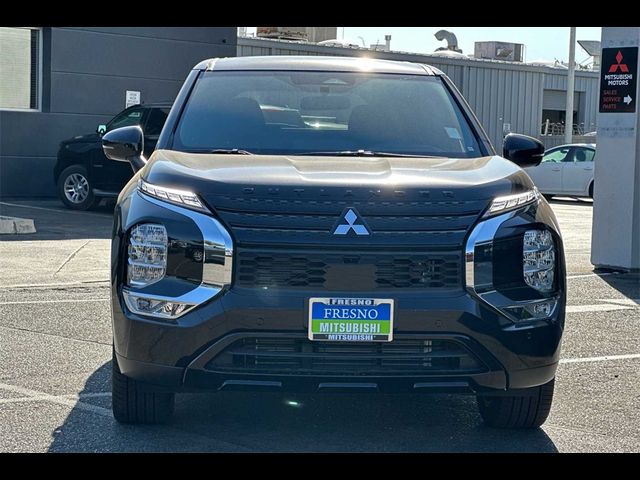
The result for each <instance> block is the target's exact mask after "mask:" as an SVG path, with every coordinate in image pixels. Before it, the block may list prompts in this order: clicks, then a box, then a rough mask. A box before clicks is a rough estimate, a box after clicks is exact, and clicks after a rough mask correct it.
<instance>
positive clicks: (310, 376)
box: [112, 285, 564, 393]
mask: <svg viewBox="0 0 640 480" xmlns="http://www.w3.org/2000/svg"><path fill="white" fill-rule="evenodd" d="M117 288H118V287H116V286H115V285H114V286H113V303H112V309H113V310H112V311H113V322H114V342H115V350H116V355H117V360H118V364H119V366H120V370H121V371H122V373H124V374H125V375H127V376H129V377H131V378H135V379H137V380H141V381H144V382H146V383H149V384H152V385H155V386H157V387H159V388H165V389H169V390H172V391H192V390H237V389H240V390H246V389H250V390H269V391H294V392H323V391H336V390H346V391H378V392H384V393H409V392H442V391H447V392H476V393H489V392H499V391H516V390H517V389H523V388H527V387H533V386H537V385H541V384H543V383H546V382H548V381H549V380H551V379H552V378H553V377H554V375H555V370H556V367H557V362H558V358H559V350H560V341H561V337H562V330H563V319H564V304H563V303H562V302H561V305H559V308H558V309H557V311H556V313H555V316H554V317H553V318H552V319H550V320H544V321H536V322H532V323H528V324H526V325H524V324H523V325H522V326H516V325H514V324H513V322H511V321H510V320H508V319H506V318H504V317H503V316H502V315H500V314H499V313H498V312H496V311H494V310H493V309H491V308H490V307H488V306H485V305H484V304H483V303H481V302H480V301H478V300H477V299H475V298H474V297H472V296H471V295H470V294H467V293H463V294H461V295H458V296H453V297H447V298H420V297H417V296H415V294H413V295H412V296H408V295H406V294H405V295H399V296H396V297H395V298H396V302H397V303H396V304H397V310H396V316H395V321H394V341H393V342H391V344H393V343H394V342H398V343H399V342H403V341H408V340H419V341H421V342H428V343H431V342H438V341H451V342H455V343H456V344H457V345H460V347H461V348H463V349H465V351H467V352H468V353H469V356H470V357H472V358H473V359H474V361H475V362H476V366H475V367H474V368H467V369H464V368H461V369H451V368H449V369H447V368H441V369H438V368H432V369H429V368H424V369H423V370H422V371H419V369H416V368H413V369H409V371H408V373H407V374H404V373H402V372H399V371H397V370H395V371H390V372H381V371H380V369H376V368H371V367H370V366H365V367H363V368H362V369H361V370H360V371H358V370H357V369H355V370H354V369H353V368H349V369H345V371H344V372H336V370H335V369H333V370H330V371H326V370H325V371H323V370H316V371H314V370H313V369H306V370H304V369H301V368H298V367H293V368H289V369H285V370H283V369H282V368H273V369H271V370H269V367H265V368H266V370H265V368H262V369H258V370H256V368H247V367H246V366H243V365H239V366H236V367H234V366H231V367H225V368H218V367H217V366H216V362H215V360H216V359H217V358H219V356H220V355H222V354H223V353H224V352H225V348H227V347H229V346H230V345H232V344H233V343H234V342H236V341H238V340H241V339H260V338H262V339H265V338H280V339H287V338H288V339H296V340H295V341H297V342H302V343H311V342H308V341H307V340H305V339H306V336H307V333H306V332H307V325H306V322H307V318H308V313H307V311H306V308H307V306H306V305H307V298H308V297H310V296H313V295H314V293H313V292H309V293H308V294H302V293H301V292H296V293H295V294H292V293H286V294H285V293H276V292H269V293H268V294H267V293H266V292H263V293H262V294H261V293H260V292H259V291H254V290H249V289H247V290H233V289H232V290H230V291H227V292H226V293H224V294H223V295H222V296H220V297H218V298H217V299H215V300H213V301H211V302H209V303H208V304H206V305H203V306H201V307H200V308H198V309H196V310H194V311H192V312H190V313H188V314H186V315H184V316H183V317H180V318H179V319H178V322H177V323H176V324H168V323H164V322H159V321H154V320H149V319H147V318H144V317H139V316H136V315H134V314H132V313H131V312H128V311H127V310H126V307H125V306H124V304H123V302H122V299H121V296H120V294H119V293H118V291H117ZM336 296H349V295H348V294H347V293H346V292H345V293H344V294H343V295H340V294H337V295H336ZM379 296H380V295H379ZM383 296H385V297H387V296H386V295H383ZM252 341H253V340H252ZM292 341H293V340H292ZM313 343H315V344H317V343H325V344H326V343H328V342H313ZM301 355H304V354H301ZM336 373H338V374H336Z"/></svg>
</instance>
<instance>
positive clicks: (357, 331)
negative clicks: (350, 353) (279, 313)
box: [309, 297, 393, 342]
mask: <svg viewBox="0 0 640 480" xmlns="http://www.w3.org/2000/svg"><path fill="white" fill-rule="evenodd" d="M309 340H329V341H336V342H390V341H391V340H393V300H392V299H386V298H385V299H380V298H335V297H334V298H310V299H309Z"/></svg>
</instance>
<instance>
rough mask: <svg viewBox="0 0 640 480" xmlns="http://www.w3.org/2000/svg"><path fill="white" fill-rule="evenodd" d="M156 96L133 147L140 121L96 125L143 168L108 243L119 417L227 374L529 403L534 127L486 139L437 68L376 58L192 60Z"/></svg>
mask: <svg viewBox="0 0 640 480" xmlns="http://www.w3.org/2000/svg"><path fill="white" fill-rule="evenodd" d="M305 98H306V100H305ZM264 105H269V108H262V106H264ZM277 106H281V107H283V108H286V109H287V110H286V111H283V112H275V110H274V107H277ZM296 110H297V112H296ZM173 111H180V112H181V113H180V115H179V116H178V115H173V114H171V115H170V116H169V119H168V120H167V124H166V126H165V128H164V129H163V131H162V134H161V136H160V139H159V140H158V146H157V147H158V148H157V149H156V150H155V152H154V153H153V155H152V156H151V158H150V159H149V161H148V162H146V160H145V159H144V158H143V157H141V155H142V153H143V151H142V149H141V145H142V143H143V136H142V135H143V134H142V131H141V129H140V128H139V127H137V126H135V127H131V126H130V127H124V128H119V129H116V130H112V131H110V132H109V133H107V134H106V135H105V136H104V137H103V139H102V142H103V146H104V148H105V152H106V154H107V156H108V157H109V158H111V159H113V160H117V161H128V162H130V163H131V165H132V166H134V167H135V168H136V169H139V170H138V172H137V173H136V175H135V176H134V177H133V178H132V179H131V181H129V183H128V184H127V186H126V187H125V188H124V189H123V191H122V192H121V194H120V196H119V200H118V203H117V205H116V209H115V213H114V228H113V231H112V243H111V258H112V262H111V268H112V270H111V278H112V282H111V296H112V301H111V307H112V308H111V313H112V326H113V362H112V368H113V372H112V389H113V394H112V408H113V413H114V416H115V418H116V419H117V420H118V421H119V422H123V423H158V422H165V421H167V420H168V419H169V418H170V416H171V414H172V411H173V406H174V400H175V393H176V392H184V391H197V390H208V391H213V392H218V391H222V390H224V391H226V390H233V389H241V390H256V391H271V392H273V391H278V392H286V391H292V392H307V393H313V394H319V393H322V392H336V391H342V392H379V393H411V394H420V393H425V392H427V393H428V392H458V393H470V394H474V395H476V397H477V401H478V406H479V410H480V414H481V415H482V418H483V419H484V421H485V422H486V423H487V424H488V425H492V426H496V427H521V428H532V427H537V426H539V425H541V424H542V423H543V422H544V421H545V419H546V418H547V415H548V414H549V411H550V409H551V402H552V397H553V390H554V378H555V373H556V368H557V366H558V360H559V356H560V345H561V340H562V333H563V329H564V316H565V304H566V294H565V291H566V281H565V263H564V252H563V244H562V238H561V236H560V232H559V230H558V227H557V225H558V222H557V220H556V218H555V216H554V213H553V211H552V210H551V208H550V206H549V204H548V203H547V202H546V200H545V199H544V198H542V197H541V196H540V195H539V194H538V191H537V190H536V188H535V186H534V185H533V182H532V181H531V179H530V178H529V176H528V175H527V174H526V173H525V172H524V171H523V170H522V168H521V167H526V166H531V165H536V164H538V163H539V162H540V160H541V159H542V155H543V153H544V146H543V145H542V144H541V143H540V142H539V141H538V140H536V139H534V138H531V137H527V136H524V135H518V134H509V135H507V136H506V137H505V139H504V144H503V145H502V146H501V147H503V148H502V150H503V155H504V158H503V157H500V156H498V155H497V154H496V152H495V150H494V148H493V146H492V145H491V143H490V141H489V139H488V137H487V135H486V133H485V132H484V131H483V129H482V127H481V126H480V124H479V123H478V120H477V118H476V117H475V116H474V114H473V112H472V111H471V110H470V108H469V105H468V104H467V102H465V100H464V98H463V97H462V95H461V94H460V92H459V91H458V90H457V88H456V87H455V85H454V84H453V83H452V82H451V80H450V79H449V78H448V77H447V76H446V75H445V74H444V73H442V72H441V71H440V70H438V69H435V68H432V67H429V66H428V65H419V64H415V63H409V62H391V61H387V60H377V59H358V58H342V57H340V58H334V57H288V56H270V57H240V58H221V59H216V60H207V61H204V62H202V63H200V64H199V65H197V66H196V67H194V69H193V71H192V72H191V73H190V74H189V76H188V77H187V80H186V82H185V84H184V86H183V88H182V89H181V92H180V95H179V96H178V98H177V99H176V104H175V108H174V109H173V110H172V112H173Z"/></svg>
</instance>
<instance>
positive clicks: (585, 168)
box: [582, 167, 593, 170]
mask: <svg viewBox="0 0 640 480" xmlns="http://www.w3.org/2000/svg"><path fill="white" fill-rule="evenodd" d="M582 169H583V170H593V167H582Z"/></svg>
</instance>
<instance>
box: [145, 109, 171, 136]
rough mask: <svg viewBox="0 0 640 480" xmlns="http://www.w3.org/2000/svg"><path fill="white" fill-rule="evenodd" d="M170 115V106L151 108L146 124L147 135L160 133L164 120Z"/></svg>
mask: <svg viewBox="0 0 640 480" xmlns="http://www.w3.org/2000/svg"><path fill="white" fill-rule="evenodd" d="M168 115H169V109H168V108H151V109H149V113H148V114H147V124H146V125H145V126H144V134H145V135H160V132H161V131H162V127H163V126H164V122H166V121H167V116H168Z"/></svg>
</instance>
